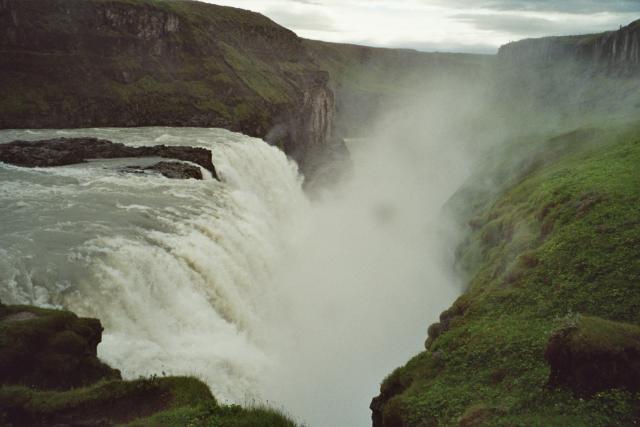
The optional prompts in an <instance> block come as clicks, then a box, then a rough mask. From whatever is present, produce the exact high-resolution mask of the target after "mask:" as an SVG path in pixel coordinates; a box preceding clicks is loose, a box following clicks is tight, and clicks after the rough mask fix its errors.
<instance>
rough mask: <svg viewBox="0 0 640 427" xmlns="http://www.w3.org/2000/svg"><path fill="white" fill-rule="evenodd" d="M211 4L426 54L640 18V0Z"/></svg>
mask: <svg viewBox="0 0 640 427" xmlns="http://www.w3.org/2000/svg"><path fill="white" fill-rule="evenodd" d="M206 1H208V2H209V3H215V4H221V5H228V6H234V7H239V8H243V9H250V10H254V11H256V12H260V13H262V14H264V15H266V16H268V17H269V18H271V19H273V20H274V21H276V22H277V23H279V24H281V25H283V26H285V27H287V28H289V29H291V30H293V31H295V32H296V33H297V34H298V35H299V36H301V37H305V38H310V39H317V40H326V41H332V42H344V43H356V44H363V45H369V46H381V47H394V48H412V49H418V50H423V51H453V52H473V53H495V52H496V51H497V48H498V47H499V46H500V45H502V44H505V43H508V42H509V41H514V40H520V39H523V38H529V37H541V36H545V35H568V34H584V33H592V32H601V31H607V30H613V29H618V27H619V26H620V25H627V24H628V23H630V22H632V21H634V20H636V19H640V0H610V1H607V0H604V1H597V0H206Z"/></svg>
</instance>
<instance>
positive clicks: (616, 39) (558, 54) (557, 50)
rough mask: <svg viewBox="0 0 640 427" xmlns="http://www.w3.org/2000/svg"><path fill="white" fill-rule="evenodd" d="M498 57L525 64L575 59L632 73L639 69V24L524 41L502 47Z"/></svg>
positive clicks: (590, 64)
mask: <svg viewBox="0 0 640 427" xmlns="http://www.w3.org/2000/svg"><path fill="white" fill-rule="evenodd" d="M498 58H500V59H501V60H504V61H508V62H512V63H516V64H526V63H547V64H548V63H553V62H556V61H563V60H577V61H580V62H581V63H584V64H587V65H589V66H592V67H597V68H605V69H609V70H612V71H621V70H623V71H633V70H636V69H637V68H638V67H639V66H640V21H635V22H632V23H631V24H629V25H628V26H626V27H621V28H620V29H619V30H618V31H609V32H606V33H601V34H591V35H585V36H568V37H545V38H540V39H527V40H521V41H518V42H513V43H509V44H507V45H505V46H502V47H501V48H500V50H499V52H498Z"/></svg>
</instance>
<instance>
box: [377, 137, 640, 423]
mask: <svg viewBox="0 0 640 427" xmlns="http://www.w3.org/2000/svg"><path fill="white" fill-rule="evenodd" d="M598 138H599V139H600V148H593V146H591V148H590V149H587V150H585V151H582V152H578V153H577V154H569V155H566V156H564V157H558V158H557V159H556V160H555V161H550V162H549V163H547V164H545V165H543V166H541V167H540V168H535V169H534V170H532V171H530V172H529V174H528V175H527V176H525V177H522V179H521V180H519V181H518V182H515V183H513V184H512V185H511V186H510V188H508V189H506V190H505V191H503V192H502V194H501V195H500V196H499V197H498V198H497V200H495V202H494V203H492V204H490V205H488V206H486V207H485V208H484V210H482V208H480V209H481V211H482V213H480V214H479V215H478V216H477V217H476V218H475V219H474V221H473V223H474V228H475V229H474V230H472V231H471V237H470V238H469V240H468V241H467V242H466V243H465V244H464V246H463V247H464V250H463V251H462V252H461V254H460V255H461V256H462V257H463V259H465V261H466V266H467V268H469V269H470V271H469V277H471V280H470V285H469V289H468V291H467V292H466V293H465V294H464V295H463V296H461V297H460V298H459V299H458V300H457V301H456V302H455V304H454V306H453V307H452V309H450V310H449V311H448V312H447V313H444V316H443V318H442V319H443V322H442V323H441V325H440V326H439V327H432V328H430V329H431V332H432V333H431V335H432V336H431V337H430V339H429V342H428V351H427V352H425V353H422V354H420V355H418V356H416V357H415V358H414V359H412V360H411V361H410V362H409V363H408V364H407V365H406V366H405V367H403V368H400V369H398V370H396V371H395V372H394V373H393V374H392V375H390V376H389V378H387V379H386V380H385V381H384V383H383V384H382V387H381V391H382V393H383V395H384V394H385V391H386V392H387V397H386V403H385V404H384V405H383V410H382V414H381V418H382V421H383V422H384V424H381V425H386V426H395V425H406V426H417V425H421V426H424V425H457V424H459V423H460V424H461V425H540V426H546V425H566V426H584V425H592V426H608V425H632V424H633V423H634V422H637V419H638V418H637V417H638V410H639V409H640V400H639V398H638V396H637V395H635V394H634V393H633V392H630V391H625V390H609V391H600V392H598V393H596V394H595V395H594V396H593V397H591V398H590V399H581V398H578V397H576V395H575V394H574V392H573V391H572V390H569V389H568V388H562V387H560V388H558V389H550V388H549V387H548V380H549V375H550V368H549V366H548V364H547V363H546V361H545V357H544V354H545V349H546V347H547V344H548V342H549V339H550V338H551V336H552V335H553V334H554V332H556V331H558V330H559V329H562V328H566V327H567V324H571V323H572V322H574V318H575V316H576V313H579V314H580V315H581V316H587V318H589V317H597V318H600V319H608V320H610V321H615V322H626V323H628V324H630V325H638V324H640V310H639V308H640V293H639V292H638V286H639V284H640V261H639V260H640V222H639V221H638V215H637V206H639V203H640V174H638V173H637V165H638V162H639V161H640V133H638V132H637V131H635V130H633V129H632V130H630V131H625V132H602V133H600V134H599V136H598ZM603 322H604V323H603ZM444 324H446V327H445V328H443V327H442V325H444ZM603 324H607V325H611V324H610V323H606V320H601V321H600V320H599V321H597V322H586V323H585V324H584V325H583V330H584V331H586V335H587V336H590V337H592V339H591V340H590V341H589V342H597V346H598V348H600V349H604V350H607V349H608V350H610V351H612V352H615V351H616V348H615V347H613V348H608V344H607V343H608V342H609V340H608V339H605V338H604V337H603V336H602V335H603V333H602V328H601V326H602V325H603ZM609 327H612V328H613V329H616V328H619V329H618V330H620V331H622V330H624V329H625V328H626V326H621V325H620V324H619V323H615V324H614V326H609ZM620 333H622V332H620ZM605 334H606V335H608V336H611V332H610V331H609V332H606V331H605ZM623 335H624V334H623ZM614 341H615V340H614ZM609 347H611V346H609ZM394 395H395V397H391V396H394ZM374 403H375V402H374ZM473 422H475V423H476V424H465V423H473Z"/></svg>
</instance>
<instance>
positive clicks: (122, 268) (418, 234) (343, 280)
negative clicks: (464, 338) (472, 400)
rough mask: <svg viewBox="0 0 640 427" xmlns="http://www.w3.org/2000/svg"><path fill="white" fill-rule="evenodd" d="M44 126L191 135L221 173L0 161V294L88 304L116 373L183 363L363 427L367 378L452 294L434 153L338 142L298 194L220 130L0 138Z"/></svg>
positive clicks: (146, 141) (375, 380)
mask: <svg viewBox="0 0 640 427" xmlns="http://www.w3.org/2000/svg"><path fill="white" fill-rule="evenodd" d="M61 136H65V137H71V136H95V137H100V138H104V139H108V140H111V141H114V142H122V143H125V144H128V145H156V144H166V145H189V146H200V147H205V148H208V149H210V150H211V151H212V153H213V161H214V164H215V166H216V168H217V170H218V174H219V175H220V177H221V182H218V181H216V180H213V179H210V178H209V179H205V180H203V181H195V180H169V179H165V178H163V177H160V176H157V175H153V174H144V175H139V174H127V173H123V172H122V166H123V165H125V164H140V160H139V159H135V160H126V159H125V160H122V159H120V160H113V161H95V162H90V163H88V164H83V165H74V166H67V167H57V168H38V169H27V168H18V167H13V166H8V165H4V164H2V163H0V242H1V243H0V299H1V300H2V301H3V302H5V303H26V304H36V305H40V306H53V307H65V308H69V309H72V310H74V311H76V312H77V313H79V314H81V315H85V316H92V317H99V318H100V319H101V320H102V321H103V324H104V325H105V328H106V330H105V334H104V339H103V344H101V345H100V347H99V355H100V356H101V357H102V358H103V359H104V360H106V361H107V362H108V363H109V364H111V365H112V366H114V367H117V368H119V369H121V370H122V372H123V374H124V376H125V377H127V378H132V377H137V376H140V375H152V374H163V373H164V374H167V375H169V374H187V375H195V376H197V377H199V378H201V379H203V380H204V381H206V382H207V383H208V384H209V385H210V386H211V388H212V390H213V392H214V394H215V395H216V396H218V397H219V399H220V400H222V401H224V400H228V401H233V402H239V403H248V402H249V403H250V402H252V401H254V400H258V401H262V402H264V401H265V400H266V399H269V400H270V401H269V404H274V405H277V406H280V405H282V406H284V407H286V408H287V410H289V411H290V412H291V413H292V414H293V415H294V416H295V417H296V418H298V419H299V420H303V421H305V422H306V423H308V425H311V426H314V427H323V426H329V425H333V426H365V425H369V424H370V421H369V411H368V403H369V400H370V399H371V397H373V396H374V395H375V394H376V393H377V388H378V385H379V381H380V380H381V379H382V378H383V377H384V376H385V375H386V374H388V373H389V372H390V371H391V370H392V369H393V368H394V367H396V366H399V365H400V364H402V363H403V362H404V361H405V360H406V358H407V357H408V356H409V355H411V354H413V353H416V352H417V351H419V350H420V347H421V339H422V337H424V336H425V330H426V326H427V325H428V322H429V321H430V320H432V319H433V318H434V317H435V315H436V314H437V312H438V311H439V310H440V309H442V308H444V307H445V306H446V305H447V304H448V303H449V302H450V301H451V300H452V299H453V297H454V296H455V293H456V289H455V287H452V286H450V283H451V280H450V278H449V277H447V276H446V274H445V273H443V272H442V269H440V268H439V265H440V264H441V261H442V259H444V258H446V256H447V255H448V254H447V252H446V250H444V249H443V247H442V246H441V245H439V246H436V245H434V242H436V241H437V242H439V241H440V238H441V237H440V236H439V234H438V233H439V229H440V228H438V227H434V226H433V224H434V221H435V220H436V219H437V213H438V212H439V209H440V207H441V206H442V204H443V203H444V201H446V199H447V197H448V196H449V195H450V194H451V192H452V189H454V188H455V186H456V185H457V183H458V181H457V180H452V179H451V173H450V172H451V171H450V170H449V171H448V172H449V173H447V174H443V173H442V171H443V167H436V166H437V165H438V163H440V164H444V163H442V162H445V161H446V160H447V155H446V154H443V153H442V150H439V151H438V152H439V153H440V154H438V156H431V157H429V156H430V154H433V153H435V151H433V152H431V151H429V152H427V153H423V152H421V151H420V152H415V151H410V150H409V151H406V152H403V151H402V150H399V151H398V150H395V151H394V152H393V153H392V152H391V151H388V152H387V151H385V150H386V149H383V151H382V152H378V153H377V155H376V156H374V157H371V156H369V157H367V156H366V155H365V156H363V157H362V158H361V159H359V157H358V155H357V152H358V150H357V149H355V150H354V153H355V154H354V163H355V166H354V172H353V174H352V177H351V179H350V180H349V183H348V185H344V186H343V187H342V189H340V190H336V191H335V193H333V194H330V195H325V197H323V198H320V199H319V201H315V202H310V201H309V200H308V199H307V197H306V196H305V194H304V192H303V191H302V178H301V176H300V175H299V174H298V171H297V167H296V165H295V164H294V163H292V162H291V161H289V160H288V159H287V158H286V156H285V155H284V154H283V153H282V152H280V151H279V150H278V149H276V148H274V147H271V146H269V145H267V144H266V143H264V142H263V141H261V140H258V139H254V138H249V137H246V136H243V135H239V134H234V133H231V132H228V131H225V130H220V129H175V128H138V129H84V130H56V131H47V130H42V131H40V130H39V131H29V130H26V131H2V132H0V143H2V142H7V141H11V140H15V139H42V138H49V137H61ZM427 147H428V145H427ZM373 151H374V152H375V150H373ZM398 155H399V156H401V158H400V159H399V161H398V162H395V165H396V166H395V167H394V166H393V165H390V163H389V162H391V161H392V160H393V156H398ZM452 155H453V154H452ZM402 156H404V157H402ZM372 159H373V161H372ZM382 159H384V163H378V162H383V160H382ZM416 162H417V164H414V166H415V167H407V165H411V164H412V163H416ZM359 165H360V166H359ZM428 165H431V166H433V167H431V168H429V167H425V166H428ZM446 169H450V167H449V168H444V170H446ZM381 170H384V171H385V174H384V176H383V175H382V174H381V173H380V171H381ZM425 183H429V185H426V186H425ZM398 189H404V190H405V191H398Z"/></svg>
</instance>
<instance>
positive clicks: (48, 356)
mask: <svg viewBox="0 0 640 427" xmlns="http://www.w3.org/2000/svg"><path fill="white" fill-rule="evenodd" d="M101 340H102V325H101V324H100V321H98V320H96V319H83V318H78V317H77V316H75V315H74V314H72V313H68V312H60V311H54V310H44V309H36V308H33V307H22V306H4V305H1V304H0V385H7V384H13V385H25V386H29V387H40V388H47V389H59V390H66V389H70V388H74V387H82V386H86V385H88V384H92V383H94V382H96V381H98V380H101V379H119V378H120V372H119V371H117V370H115V369H111V368H110V367H109V366H107V365H105V364H104V363H102V362H101V361H100V360H99V359H98V357H97V347H98V344H99V343H100V341H101Z"/></svg>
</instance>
